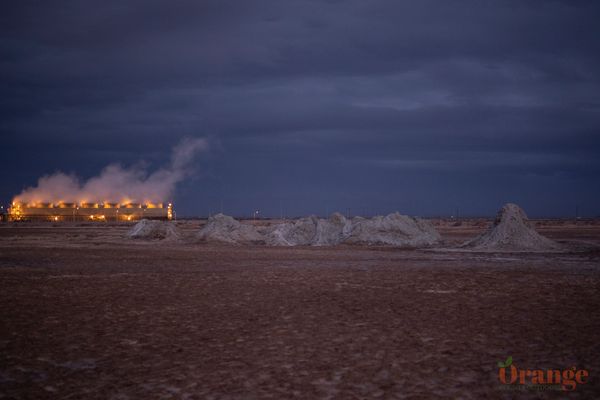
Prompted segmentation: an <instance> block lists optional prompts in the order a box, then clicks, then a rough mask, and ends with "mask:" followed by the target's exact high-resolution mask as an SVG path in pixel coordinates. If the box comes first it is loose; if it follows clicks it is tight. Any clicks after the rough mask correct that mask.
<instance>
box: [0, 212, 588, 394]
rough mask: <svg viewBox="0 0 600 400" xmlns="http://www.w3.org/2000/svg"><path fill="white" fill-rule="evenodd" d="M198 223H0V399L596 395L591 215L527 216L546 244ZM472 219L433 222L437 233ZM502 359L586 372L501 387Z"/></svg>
mask: <svg viewBox="0 0 600 400" xmlns="http://www.w3.org/2000/svg"><path fill="white" fill-rule="evenodd" d="M200 223H201V222H199V221H187V222H186V221H183V222H179V223H178V224H179V226H180V228H181V229H182V230H183V231H184V232H187V234H188V239H186V240H183V241H182V242H168V243H167V242H160V241H140V240H132V239H124V235H125V233H126V232H127V230H128V229H129V228H130V227H131V225H94V224H73V225H61V224H57V225H54V226H53V225H52V224H0V398H7V399H10V398H17V399H21V398H22V399H39V398H64V399H158V398H173V399H186V398H189V399H262V398H272V399H284V398H298V399H316V398H318V399H370V398H422V399H428V398H465V399H469V398H472V399H482V398H512V397H517V398H539V397H542V398H563V397H565V395H568V397H569V398H571V397H573V398H598V397H600V378H599V377H600V296H599V295H600V252H599V251H598V250H597V246H599V245H600V223H599V221H593V220H592V221H577V222H575V221H537V222H536V226H537V229H538V231H539V232H540V233H542V234H544V235H546V236H548V237H550V238H552V239H554V240H557V241H559V242H561V243H565V244H568V245H569V246H571V248H572V249H573V250H572V251H569V252H565V253H554V254H544V253H478V252H464V251H454V250H452V249H449V250H431V249H421V250H399V249H394V248H386V247H361V246H336V247H296V248H273V247H266V246H227V245H216V244H207V243H195V242H194V241H193V240H192V239H191V237H192V235H193V233H194V232H195V231H197V229H198V227H199V225H200ZM258 223H266V222H258ZM488 223H489V221H486V220H464V221H461V222H460V223H456V222H455V221H451V220H437V221H435V225H436V228H437V229H438V230H439V231H440V233H441V234H442V236H443V238H444V240H445V242H446V243H445V246H446V247H448V248H450V247H452V246H453V245H456V244H458V243H460V242H462V241H464V240H466V239H468V238H470V237H472V236H474V235H476V234H478V233H480V232H481V231H482V230H483V229H485V227H486V226H487V224H488ZM508 356H512V357H513V360H514V364H515V365H517V366H519V367H521V368H529V369H538V368H544V369H546V368H559V369H567V368H570V367H572V366H576V367H577V368H578V369H586V370H588V371H589V373H590V378H589V382H588V383H586V384H583V385H579V386H578V387H577V388H576V390H575V391H573V392H571V393H568V394H567V393H564V392H556V391H546V392H536V391H531V390H526V391H523V392H521V391H519V392H508V391H506V390H502V388H501V387H500V382H499V381H498V377H497V374H498V367H497V365H496V363H497V362H498V361H503V360H506V358H507V357H508Z"/></svg>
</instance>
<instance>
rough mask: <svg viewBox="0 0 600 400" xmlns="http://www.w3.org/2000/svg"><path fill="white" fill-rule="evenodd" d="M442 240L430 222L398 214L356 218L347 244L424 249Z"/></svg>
mask: <svg viewBox="0 0 600 400" xmlns="http://www.w3.org/2000/svg"><path fill="white" fill-rule="evenodd" d="M440 239H441V237H440V234H439V233H438V232H437V231H436V230H435V228H434V227H433V225H431V224H430V223H429V222H428V221H425V220H422V219H420V218H414V217H408V216H406V215H401V214H399V213H397V212H396V213H392V214H388V215H386V216H385V217H383V216H377V217H373V218H368V219H367V218H354V219H353V221H352V231H351V233H350V236H349V237H348V238H347V239H346V240H345V242H346V243H357V244H372V245H393V246H398V247H422V246H431V245H433V244H436V243H438V242H439V241H440Z"/></svg>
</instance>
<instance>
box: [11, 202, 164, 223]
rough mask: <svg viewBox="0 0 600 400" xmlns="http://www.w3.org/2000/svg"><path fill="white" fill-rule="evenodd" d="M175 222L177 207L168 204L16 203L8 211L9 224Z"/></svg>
mask: <svg viewBox="0 0 600 400" xmlns="http://www.w3.org/2000/svg"><path fill="white" fill-rule="evenodd" d="M141 219H154V220H171V219H173V205H172V204H171V203H168V205H167V206H166V207H165V205H164V204H163V203H143V204H142V203H124V204H119V203H109V202H105V203H87V202H81V203H67V202H59V203H44V202H39V203H25V202H18V201H14V202H13V203H12V205H11V207H10V208H9V209H8V220H9V221H53V222H60V221H62V222H67V221H96V222H105V221H137V220H141Z"/></svg>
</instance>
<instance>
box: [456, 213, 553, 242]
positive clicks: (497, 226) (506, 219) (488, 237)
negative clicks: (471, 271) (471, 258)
mask: <svg viewBox="0 0 600 400" xmlns="http://www.w3.org/2000/svg"><path fill="white" fill-rule="evenodd" d="M462 247H470V248H473V249H477V250H499V251H546V250H559V249H560V248H561V246H560V245H559V244H558V243H556V242H554V241H552V240H550V239H548V238H546V237H544V236H542V235H540V234H539V233H537V232H536V231H535V229H534V228H533V227H532V226H531V224H530V223H529V220H528V219H527V215H526V214H525V212H524V211H523V210H522V209H521V207H519V206H518V205H516V204H512V203H508V204H505V205H504V206H503V207H502V208H501V209H500V211H498V214H497V215H496V219H495V220H494V223H493V224H492V226H491V227H490V228H489V229H488V230H487V231H486V232H484V233H483V234H481V235H479V236H477V237H476V238H474V239H472V240H470V241H468V242H466V243H464V244H463V245H462Z"/></svg>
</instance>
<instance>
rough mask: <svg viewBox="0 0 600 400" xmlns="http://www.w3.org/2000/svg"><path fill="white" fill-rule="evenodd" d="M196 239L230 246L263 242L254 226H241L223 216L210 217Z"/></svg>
mask: <svg viewBox="0 0 600 400" xmlns="http://www.w3.org/2000/svg"><path fill="white" fill-rule="evenodd" d="M197 238H198V239H200V240H206V241H210V242H224V243H231V244H237V243H240V244H249V243H261V242H264V238H263V236H262V235H261V234H260V233H259V232H258V231H257V230H256V228H255V227H254V226H252V225H247V224H243V223H241V222H239V221H237V220H235V219H234V218H232V217H230V216H228V215H224V214H217V215H213V216H211V217H210V218H209V219H208V222H207V223H206V225H204V226H203V227H202V229H200V231H199V232H198V234H197Z"/></svg>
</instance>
